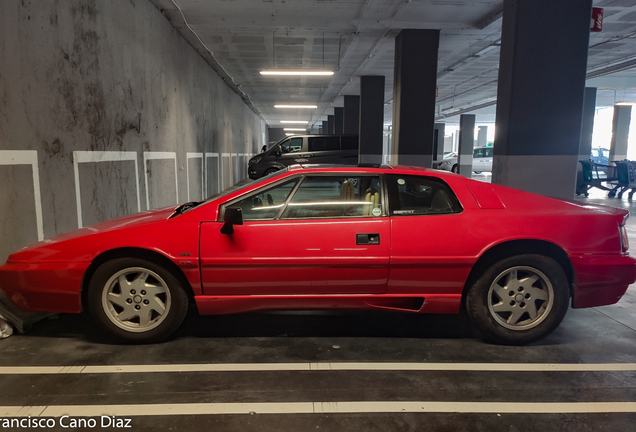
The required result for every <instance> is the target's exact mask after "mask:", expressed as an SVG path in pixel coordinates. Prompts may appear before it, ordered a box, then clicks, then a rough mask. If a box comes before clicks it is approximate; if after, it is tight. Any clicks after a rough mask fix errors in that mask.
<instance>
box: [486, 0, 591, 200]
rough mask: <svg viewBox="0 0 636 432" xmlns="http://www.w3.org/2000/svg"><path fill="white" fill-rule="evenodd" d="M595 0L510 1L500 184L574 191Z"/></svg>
mask: <svg viewBox="0 0 636 432" xmlns="http://www.w3.org/2000/svg"><path fill="white" fill-rule="evenodd" d="M591 10H592V0H560V1H558V2H555V1H554V0H504V12H503V26H502V39H501V58H500V63H499V83H498V89H497V122H496V129H497V134H496V138H495V144H494V154H495V157H494V166H493V183H497V184H502V185H505V186H510V187H513V188H518V189H522V190H526V191H529V192H534V193H538V194H542V195H547V196H553V197H557V198H567V199H571V198H572V197H573V196H574V189H575V181H576V171H577V165H578V156H579V139H580V135H581V118H582V113H583V93H584V89H585V74H586V67H587V51H588V44H589V34H590V15H591Z"/></svg>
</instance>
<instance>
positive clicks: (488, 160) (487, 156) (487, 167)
mask: <svg viewBox="0 0 636 432" xmlns="http://www.w3.org/2000/svg"><path fill="white" fill-rule="evenodd" d="M492 152H493V149H492V147H486V148H485V149H484V171H488V172H492Z"/></svg>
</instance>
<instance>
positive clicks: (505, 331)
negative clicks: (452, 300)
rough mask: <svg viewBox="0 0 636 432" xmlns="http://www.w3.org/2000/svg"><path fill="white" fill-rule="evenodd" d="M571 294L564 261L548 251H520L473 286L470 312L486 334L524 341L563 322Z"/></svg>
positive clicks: (516, 342) (518, 342)
mask: <svg viewBox="0 0 636 432" xmlns="http://www.w3.org/2000/svg"><path fill="white" fill-rule="evenodd" d="M569 299H570V291H569V284H568V280H567V277H566V276H565V273H564V272H563V269H562V268H561V266H560V265H559V263H557V262H556V261H555V260H554V259H552V258H549V257H546V256H543V255H534V254H528V255H516V256H512V257H509V258H505V259H503V260H501V261H499V262H497V263H495V264H493V265H492V266H490V267H489V268H488V269H487V270H486V271H485V272H484V273H483V274H482V276H481V277H480V278H479V279H478V280H477V281H476V282H475V283H474V284H473V285H472V286H471V287H470V289H469V290H468V293H467V295H466V312H467V313H468V316H469V317H470V320H471V321H472V322H473V324H474V325H475V327H477V328H478V329H479V330H480V331H481V332H482V333H483V334H484V336H485V337H486V339H488V340H490V341H492V342H495V343H499V344H504V345H525V344H529V343H532V342H536V341H538V340H541V339H543V338H544V337H546V336H548V335H549V334H550V333H552V332H553V331H554V330H555V329H556V328H557V327H558V326H559V324H560V323H561V321H562V320H563V317H565V314H566V312H567V310H568V305H569ZM533 315H534V316H533Z"/></svg>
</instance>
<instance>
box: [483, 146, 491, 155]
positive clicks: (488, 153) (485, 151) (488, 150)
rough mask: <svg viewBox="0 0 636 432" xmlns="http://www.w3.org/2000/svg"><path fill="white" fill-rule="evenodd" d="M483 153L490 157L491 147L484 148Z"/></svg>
mask: <svg viewBox="0 0 636 432" xmlns="http://www.w3.org/2000/svg"><path fill="white" fill-rule="evenodd" d="M484 153H485V155H484V156H486V157H492V147H488V148H485V149H484Z"/></svg>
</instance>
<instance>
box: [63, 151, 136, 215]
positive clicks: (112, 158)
mask: <svg viewBox="0 0 636 432" xmlns="http://www.w3.org/2000/svg"><path fill="white" fill-rule="evenodd" d="M118 161H134V162H135V184H136V186H137V211H141V197H140V192H139V166H138V163H137V152H132V151H121V152H119V151H74V152H73V169H74V171H75V201H76V203H77V225H78V226H79V227H80V228H82V227H83V226H84V225H83V222H82V197H81V195H80V180H79V164H80V163H85V162H118Z"/></svg>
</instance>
